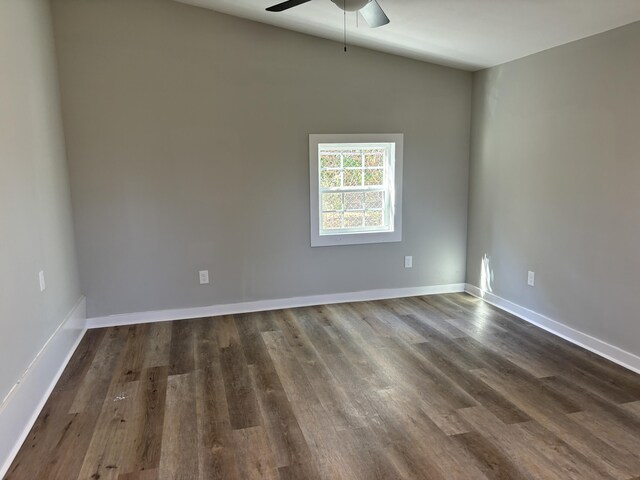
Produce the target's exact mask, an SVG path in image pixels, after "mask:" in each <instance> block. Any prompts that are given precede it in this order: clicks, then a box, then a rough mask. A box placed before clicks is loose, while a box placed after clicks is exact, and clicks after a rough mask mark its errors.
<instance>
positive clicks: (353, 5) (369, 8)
mask: <svg viewBox="0 0 640 480" xmlns="http://www.w3.org/2000/svg"><path fill="white" fill-rule="evenodd" d="M310 1H311V0H287V1H285V2H282V3H278V4H277V5H273V6H271V7H269V8H267V11H268V12H283V11H284V10H288V9H290V8H292V7H297V6H298V5H302V4H303V3H307V2H310ZM331 1H332V2H333V3H335V4H336V5H337V6H338V7H339V8H340V9H341V10H344V11H345V12H360V14H361V15H362V17H363V18H364V19H365V21H366V22H367V24H368V25H369V26H370V27H371V28H375V27H381V26H382V25H386V24H387V23H389V17H387V15H386V14H385V13H384V11H383V10H382V8H381V7H380V5H379V4H378V2H377V0H331Z"/></svg>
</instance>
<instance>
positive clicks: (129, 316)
mask: <svg viewBox="0 0 640 480" xmlns="http://www.w3.org/2000/svg"><path fill="white" fill-rule="evenodd" d="M464 288H465V284H464V283H453V284H448V285H431V286H424V287H407V288H385V289H378V290H363V291H359V292H347V293H331V294H326V295H310V296H306V297H291V298H278V299H273V300H257V301H251V302H238V303H229V304H225V305H209V306H206V307H193V308H176V309H171V310H156V311H149V312H136V313H124V314H119V315H108V316H105V317H93V318H89V319H87V328H103V327H115V326H118V325H135V324H137V323H150V322H164V321H170V320H182V319H185V320H187V319H190V318H203V317H215V316H218V315H235V314H240V313H251V312H263V311H268V310H280V309H283V308H296V307H311V306H315V305H330V304H334V303H349V302H363V301H368V300H387V299H391V298H402V297H415V296H419V295H436V294H441V293H460V292H464Z"/></svg>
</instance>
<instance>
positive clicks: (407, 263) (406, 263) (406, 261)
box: [404, 256, 413, 268]
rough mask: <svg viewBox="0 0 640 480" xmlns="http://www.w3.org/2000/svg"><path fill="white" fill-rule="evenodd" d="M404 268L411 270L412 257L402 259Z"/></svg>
mask: <svg viewBox="0 0 640 480" xmlns="http://www.w3.org/2000/svg"><path fill="white" fill-rule="evenodd" d="M404 268H413V257H412V256H407V257H404Z"/></svg>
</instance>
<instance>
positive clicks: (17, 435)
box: [0, 297, 86, 478]
mask: <svg viewBox="0 0 640 480" xmlns="http://www.w3.org/2000/svg"><path fill="white" fill-rule="evenodd" d="M85 323H86V302H85V298H84V297H82V298H80V300H79V301H78V303H77V304H76V305H75V307H74V308H73V309H72V310H71V312H69V314H68V315H67V318H65V319H64V321H63V322H62V323H61V324H60V326H58V328H57V329H56V331H55V332H54V333H53V335H51V337H50V338H49V340H47V342H46V343H45V345H44V346H43V347H42V349H41V350H40V352H38V354H37V355H36V358H34V360H33V361H32V362H31V365H29V367H28V368H27V370H26V371H25V372H24V374H23V375H22V377H20V379H19V380H18V382H17V383H16V384H15V385H14V387H13V388H12V389H11V391H10V392H9V394H8V395H7V396H6V397H5V399H4V400H3V401H2V404H0V432H2V434H1V435H0V478H4V475H5V474H6V473H7V470H8V469H9V467H10V466H11V462H13V459H14V458H15V456H16V455H17V453H18V450H20V447H21V446H22V443H23V442H24V441H25V439H26V438H27V435H28V434H29V431H30V430H31V427H32V426H33V424H34V423H35V421H36V419H37V418H38V415H39V414H40V411H41V410H42V408H43V407H44V405H45V403H46V401H47V399H48V398H49V395H50V394H51V391H52V390H53V387H54V386H55V385H56V383H57V382H58V379H59V378H60V376H61V375H62V372H63V371H64V369H65V367H66V366H67V363H68V362H69V360H70V359H71V356H72V355H73V353H74V352H75V350H76V348H77V346H78V344H79V343H80V340H81V339H82V337H83V336H84V333H85V331H86V324H85Z"/></svg>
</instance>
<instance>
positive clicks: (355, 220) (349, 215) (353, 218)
mask: <svg viewBox="0 0 640 480" xmlns="http://www.w3.org/2000/svg"><path fill="white" fill-rule="evenodd" d="M363 220H364V212H345V213H344V226H345V227H361V226H362V221H363Z"/></svg>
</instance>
